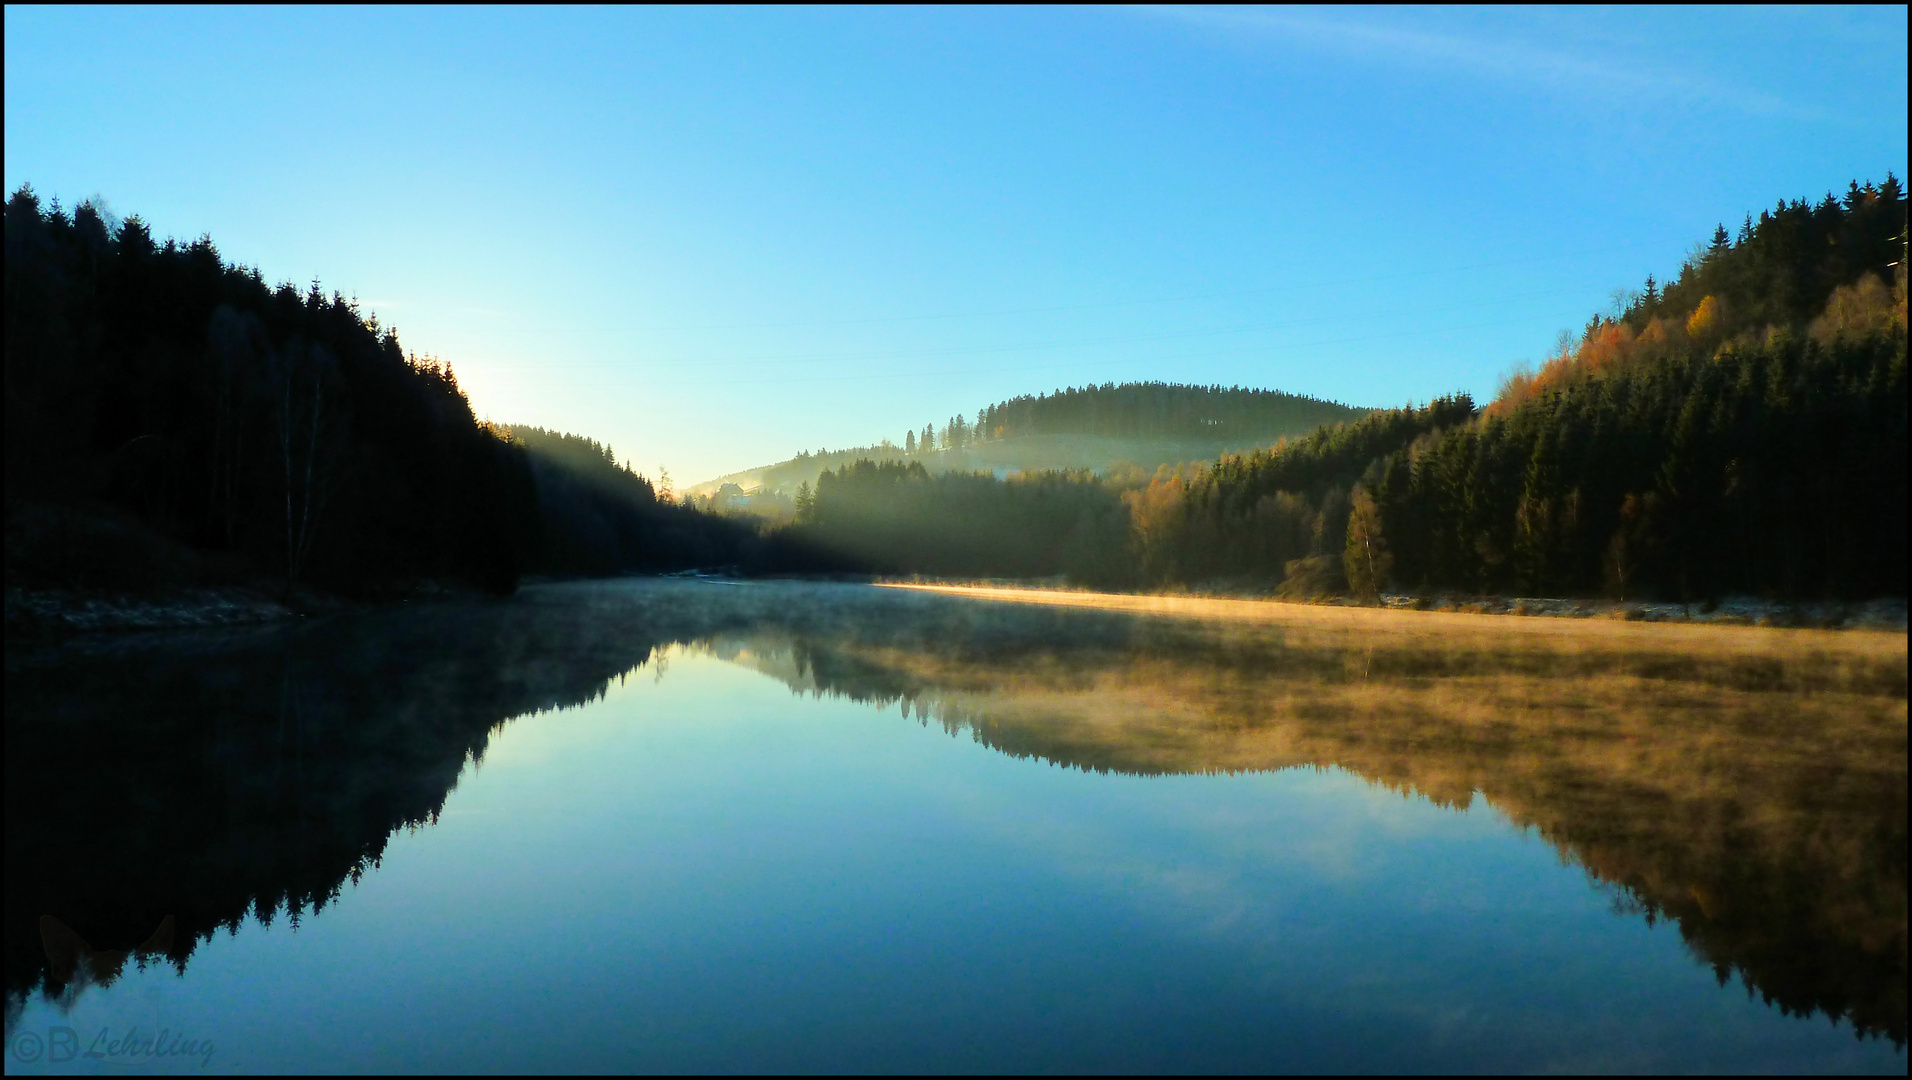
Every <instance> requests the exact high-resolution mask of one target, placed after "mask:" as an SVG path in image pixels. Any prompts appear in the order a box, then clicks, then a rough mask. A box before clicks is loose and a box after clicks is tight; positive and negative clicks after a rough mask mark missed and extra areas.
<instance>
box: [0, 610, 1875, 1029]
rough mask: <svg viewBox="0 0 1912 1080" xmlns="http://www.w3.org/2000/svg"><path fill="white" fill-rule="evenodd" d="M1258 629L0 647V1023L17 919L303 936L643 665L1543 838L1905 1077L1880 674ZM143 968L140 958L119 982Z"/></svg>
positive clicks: (1692, 634) (694, 617)
mask: <svg viewBox="0 0 1912 1080" xmlns="http://www.w3.org/2000/svg"><path fill="white" fill-rule="evenodd" d="M1254 610H1255V612H1256V615H1255V617H1253V618H1247V619H1244V618H1225V619H1216V618H1202V617H1175V616H1173V615H1161V614H1139V613H1135V612H1127V611H1114V610H1097V609H1093V608H1074V607H1045V606H1033V605H1024V604H1003V603H994V602H990V601H984V600H976V599H971V598H964V597H950V596H939V595H933V594H923V593H909V592H897V591H891V590H878V589H871V588H868V587H858V586H840V585H802V584H776V583H773V584H757V585H751V586H749V587H742V588H718V587H713V586H710V585H706V584H701V583H697V582H678V581H663V582H628V583H610V584H589V585H584V584H580V585H564V586H548V587H543V588H537V589H530V590H526V591H525V592H524V593H522V594H521V595H520V596H518V597H517V598H514V599H512V600H506V601H488V602H476V601H474V602H470V603H461V604H443V605H435V606H431V607H425V608H419V609H417V610H400V611H397V612H383V613H376V614H367V615H356V616H350V617H341V618H335V619H330V620H325V621H322V622H319V623H316V624H314V625H301V626H297V627H289V628H278V629H270V630H259V631H250V632H229V633H221V634H204V633H195V634H190V635H141V636H137V637H129V638H123V639H115V640H108V641H103V642H101V641H92V642H83V643H71V644H67V645H64V646H59V647H53V646H47V647H42V648H38V649H27V648H18V647H14V648H9V650H8V671H7V684H6V705H7V718H8V719H7V746H6V750H7V904H6V963H7V995H8V1010H9V1012H13V1011H15V1010H17V1009H18V1008H20V1006H21V1003H22V1002H23V1001H24V998H25V995H26V994H28V993H31V992H33V991H34V989H35V988H36V987H40V988H43V989H44V992H47V993H49V994H52V995H60V994H62V993H68V994H70V993H73V992H76V990H77V988H76V987H73V986H71V985H69V984H67V983H64V982H62V981H60V979H59V978H58V977H57V976H56V974H55V973H54V972H53V971H51V970H49V965H48V960H47V950H46V948H45V945H44V943H43V941H42V936H43V935H42V932H41V929H40V919H41V916H43V915H51V916H55V917H57V918H58V919H59V920H63V921H64V923H65V924H66V925H68V926H70V927H72V930H73V932H74V933H76V934H78V935H79V936H81V937H82V938H83V939H84V940H85V941H87V942H92V943H94V944H95V947H97V948H100V949H126V948H130V947H132V946H133V944H134V943H136V942H141V941H143V940H145V939H146V938H147V936H148V935H149V934H151V933H152V932H153V927H154V926H155V925H159V924H160V923H161V922H162V920H164V919H165V918H167V917H168V916H171V917H172V918H173V919H174V920H175V924H176V926H177V932H176V933H175V934H174V935H173V937H172V942H171V945H170V948H168V949H167V950H166V952H165V955H166V957H167V959H168V960H169V961H170V962H171V963H173V964H174V965H175V966H178V967H179V968H181V969H182V970H183V969H184V966H185V964H186V963H187V961H188V959H189V957H190V956H191V954H192V952H193V950H194V948H195V947H196V946H197V944H198V943H199V942H200V941H203V940H206V939H208V938H209V937H210V936H211V935H212V934H213V933H214V932H215V931H217V930H218V929H219V928H221V927H226V928H228V929H236V928H237V926H238V925H239V923H240V922H241V921H243V920H244V919H245V917H246V916H247V915H253V916H256V917H257V918H259V919H261V920H262V921H269V920H271V919H273V918H275V917H281V918H288V919H291V920H293V921H294V922H296V921H297V920H298V919H299V918H301V917H302V916H303V915H306V914H309V913H311V912H314V911H317V910H319V909H320V908H322V907H323V906H324V905H325V904H327V903H329V902H333V901H335V900H336V899H337V898H338V896H339V894H340V890H341V888H342V886H343V885H344V883H346V882H347V881H356V880H357V879H358V877H359V876H361V875H362V874H363V873H364V872H365V871H366V870H367V869H368V868H370V867H372V866H375V865H376V864H377V862H378V860H379V857H380V855H381V853H382V852H383V850H384V846H385V843H386V841H387V838H388V837H389V836H390V835H391V833H392V832H393V831H394V830H396V829H399V828H416V827H419V826H421V825H425V824H429V823H430V822H432V821H433V820H435V818H436V815H437V814H438V812H439V811H440V809H441V808H442V807H443V805H444V802H445V799H446V796H447V795H448V794H449V793H450V791H451V789H452V788H453V787H454V786H455V785H456V783H457V781H458V778H459V776H460V774H461V772H462V771H463V769H464V768H465V767H466V766H467V764H468V763H469V764H475V763H478V762H481V761H482V760H483V756H484V752H485V747H486V745H487V743H488V741H489V737H490V735H491V733H492V732H493V731H495V730H496V729H497V728H498V726H499V725H500V724H502V723H503V722H504V721H506V720H508V719H511V718H513V717H519V716H525V715H528V714H535V713H537V712H540V711H543V710H547V709H552V708H562V707H566V706H572V705H578V704H583V703H586V702H588V701H591V700H593V699H595V698H596V697H598V696H600V695H601V694H602V693H603V692H604V691H605V689H606V687H607V686H608V684H609V683H610V681H611V680H613V679H616V678H620V677H622V676H623V675H624V674H626V673H628V672H629V671H630V670H631V669H633V668H634V667H636V666H638V665H641V664H643V663H645V662H646V661H647V660H649V659H650V658H651V656H652V654H653V652H654V650H656V649H658V648H659V647H662V646H664V645H668V644H671V643H695V644H697V645H699V646H700V647H703V648H707V649H709V650H711V651H712V652H714V653H716V654H717V655H719V656H722V657H725V658H726V659H731V660H734V661H736V662H739V663H743V664H747V665H749V666H752V667H756V668H758V669H760V670H763V671H765V672H766V673H768V674H771V675H773V676H775V677H778V678H781V679H783V680H784V681H785V682H786V683H788V684H789V685H790V686H791V687H792V689H793V690H798V691H804V692H811V691H816V692H822V693H828V694H837V695H842V696H844V697H848V698H851V699H854V700H857V701H863V702H869V703H871V704H874V705H881V706H886V707H895V706H897V705H898V704H899V703H901V705H902V707H903V710H904V712H905V713H906V714H914V715H916V716H917V717H918V718H920V719H922V720H923V721H924V722H926V723H927V722H930V721H931V720H932V719H933V720H934V722H936V723H938V724H940V725H942V726H943V727H944V728H945V729H946V730H948V731H950V732H951V733H952V734H958V733H965V732H966V733H968V734H969V735H971V736H973V737H974V738H975V739H976V740H977V741H979V742H981V743H983V744H984V745H987V746H989V747H992V748H994V749H996V750H999V751H1001V752H1003V753H1006V754H1011V755H1015V756H1026V757H1036V758H1041V759H1044V760H1047V761H1051V762H1055V763H1058V764H1061V765H1066V766H1075V767H1080V768H1084V769H1093V770H1106V771H1114V772H1127V773H1144V774H1159V773H1205V772H1219V771H1244V770H1266V769H1279V768H1290V767H1297V766H1311V767H1317V768H1323V767H1339V768H1342V769H1346V770H1348V771H1350V772H1352V773H1355V774H1357V775H1360V776H1362V777H1364V778H1366V779H1367V780H1369V781H1370V782H1372V783H1376V784H1380V785H1384V786H1386V787H1389V788H1392V789H1395V790H1399V791H1402V792H1415V793H1419V794H1422V795H1425V796H1427V797H1429V798H1431V799H1433V800H1434V801H1436V802H1438V803H1442V804H1445V805H1453V806H1465V805H1468V804H1470V803H1471V801H1472V800H1473V799H1474V798H1475V797H1476V796H1477V795H1478V796H1480V797H1484V798H1486V799H1487V800H1488V801H1489V802H1490V803H1491V804H1492V805H1493V806H1494V807H1495V808H1496V809H1497V810H1498V811H1499V812H1501V813H1502V814H1504V815H1506V816H1507V817H1508V818H1509V819H1510V820H1511V821H1513V822H1515V823H1516V824H1519V825H1522V826H1528V827H1532V828H1534V829H1535V830H1536V831H1537V832H1538V833H1539V834H1540V835H1541V836H1543V837H1544V838H1546V839H1547V840H1548V842H1550V843H1551V844H1553V845H1554V846H1555V847H1556V848H1557V849H1559V851H1560V852H1561V853H1562V855H1563V856H1564V857H1567V858H1570V859H1572V860H1574V861H1576V862H1577V863H1579V864H1580V865H1581V866H1583V867H1584V868H1585V869H1586V870H1587V872H1588V873H1589V874H1590V875H1592V877H1594V878H1595V879H1597V880H1598V881H1600V882H1602V883H1605V884H1606V885H1607V886H1608V887H1610V888H1613V889H1614V890H1615V893H1616V896H1617V897H1618V898H1619V902H1620V906H1621V907H1622V908H1623V909H1624V910H1629V911H1631V912H1633V913H1635V914H1637V915H1639V916H1642V917H1644V918H1646V919H1648V920H1657V919H1666V918H1671V919H1673V920H1675V921H1676V922H1677V924H1678V926H1679V929H1680V932H1681V934H1682V935H1683V937H1684V939H1685V941H1686V942H1687V944H1688V946H1689V947H1690V948H1691V949H1692V951H1693V953H1694V954H1695V956H1697V957H1698V958H1699V959H1700V960H1701V961H1703V962H1705V963H1707V964H1709V965H1711V966H1712V967H1713V968H1714V970H1715V972H1716V973H1717V975H1718V978H1719V979H1720V981H1721V982H1722V983H1724V982H1726V981H1727V980H1728V979H1730V978H1733V977H1735V976H1737V978H1739V979H1740V980H1742V981H1743V982H1744V983H1745V985H1746V986H1747V987H1748V989H1750V990H1753V991H1756V992H1757V993H1759V994H1761V995H1763V996H1764V997H1765V998H1766V999H1767V1000H1768V1001H1769V1002H1771V1003H1773V1004H1775V1005H1776V1006H1778V1007H1779V1008H1781V1009H1784V1010H1786V1011H1788V1012H1793V1013H1812V1012H1821V1013H1825V1014H1827V1015H1829V1016H1832V1017H1835V1018H1843V1019H1846V1020H1849V1021H1850V1022H1851V1023H1852V1024H1853V1026H1854V1028H1855V1029H1856V1030H1857V1031H1859V1032H1861V1033H1863V1034H1874V1035H1882V1036H1885V1037H1887V1038H1890V1039H1892V1040H1893V1041H1894V1042H1896V1043H1900V1044H1902V1043H1903V1041H1904V1038H1905V1021H1906V997H1905V995H1906V813H1907V803H1906V771H1907V770H1906V753H1907V740H1906V733H1907V714H1906V639H1905V638H1904V637H1903V636H1902V635H1884V634H1850V633H1848V634H1834V633H1822V632H1811V631H1768V630H1753V629H1746V628H1730V627H1693V626H1671V627H1669V626H1640V625H1637V624H1636V625H1622V624H1614V623H1588V622H1570V621H1564V620H1521V619H1511V618H1492V617H1480V616H1443V615H1434V614H1428V613H1406V612H1379V611H1359V610H1348V609H1320V608H1297V607H1287V606H1270V607H1266V608H1257V609H1254ZM136 955H137V954H136Z"/></svg>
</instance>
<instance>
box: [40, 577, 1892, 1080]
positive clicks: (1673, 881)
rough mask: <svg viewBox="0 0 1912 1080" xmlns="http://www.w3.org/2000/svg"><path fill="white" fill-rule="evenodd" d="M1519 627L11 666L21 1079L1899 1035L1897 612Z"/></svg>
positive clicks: (334, 646) (1522, 1053) (1836, 1054)
mask: <svg viewBox="0 0 1912 1080" xmlns="http://www.w3.org/2000/svg"><path fill="white" fill-rule="evenodd" d="M1548 622H1549V623H1550V625H1544V626H1543V625H1540V623H1541V621H1540V620H1519V619H1495V618H1488V617H1473V618H1467V617H1458V616H1455V617H1447V616H1430V615H1424V614H1421V613H1381V612H1336V611H1333V610H1321V609H1305V608H1304V609H1295V608H1287V609H1274V608H1270V609H1265V611H1264V614H1263V615H1260V616H1258V617H1257V618H1255V619H1252V620H1244V619H1240V618H1233V619H1230V618H1177V617H1172V616H1164V615H1160V614H1145V613H1136V612H1122V611H1102V610H1093V609H1074V608H1069V609H1059V608H1046V607H1033V606H1027V605H1014V604H1003V603H995V602H989V601H984V600H978V599H973V598H967V597H950V596H936V595H924V594H908V593H898V592H893V591H887V590H876V589H871V588H867V587H857V586H819V585H796V584H747V585H737V586H722V585H715V584H708V583H701V582H628V583H613V584H595V585H571V586H551V587H544V588H539V589H532V590H527V591H526V592H525V593H524V594H522V595H521V596H519V597H517V598H514V599H512V600H510V601H501V602H491V603H469V604H447V605H437V606H433V607H429V608H421V609H419V610H401V611H387V612H380V613H374V614H367V615H355V616H351V617H346V618H339V619H332V620H326V621H323V622H319V623H316V624H313V625H306V626H299V627H282V628H276V629H269V630H253V631H245V632H221V633H214V634H206V633H195V634H184V635H138V636H131V637H120V638H112V639H104V640H95V641H85V642H77V643H72V644H68V645H66V646H62V647H59V648H39V649H29V648H23V647H21V648H16V647H10V648H9V650H8V676H7V690H6V696H7V702H6V704H7V716H8V727H7V773H8V783H7V800H8V806H7V905H6V948H7V954H6V955H7V995H8V996H7V1002H8V1004H7V1016H6V1027H7V1039H8V1056H7V1067H8V1069H9V1070H10V1071H20V1072H35V1071H39V1072H69V1071H95V1072H97V1071H124V1070H125V1069H126V1068H128V1067H135V1068H147V1069H158V1070H162V1071H199V1070H201V1069H204V1070H208V1071H242V1070H268V1069H270V1070H291V1071H333V1070H373V1069H377V1070H398V1071H406V1070H472V1071H506V1070H510V1071H518V1070H531V1071H558V1070H640V1071H643V1070H651V1071H662V1070H702V1071H710V1070H770V1069H777V1070H846V1071H878V1070H882V1071H890V1070H917V1071H922V1070H1009V1069H1016V1070H1037V1069H1039V1070H1049V1071H1080V1070H1116V1071H1160V1070H1235V1071H1242V1070H1254V1071H1314V1070H1336V1071H1349V1070H1388V1071H1449V1070H1496V1071H1501V1070H1545V1069H1573V1070H1602V1071H1640V1070H1681V1071H1704V1070H1774V1071H1778V1070H1786V1071H1793V1070H1799V1071H1873V1072H1883V1071H1893V1072H1900V1073H1902V1072H1904V1071H1905V1068H1906V1058H1905V1053H1904V1048H1903V1046H1904V1043H1903V1040H1904V1032H1905V1016H1906V1005H1905V987H1906V978H1905V955H1906V953H1905V949H1906V945H1905V942H1906V937H1905V929H1906V908H1905V895H1906V894H1905V882H1906V871H1905V858H1906V856H1905V852H1906V837H1905V828H1906V787H1905V779H1906V661H1905V639H1904V638H1903V637H1902V636H1896V637H1895V636H1889V635H1857V634H1821V633H1812V632H1796V631H1768V630H1753V629H1741V628H1695V627H1640V626H1620V625H1615V624H1607V625H1588V624H1578V623H1569V622H1564V621H1548ZM43 917H47V918H43ZM48 918H50V919H51V920H54V921H53V922H52V923H49V922H48ZM169 919H170V922H168V920H169ZM162 926H166V927H170V930H171V933H170V939H169V940H156V939H155V938H154V937H153V935H154V931H155V929H156V928H158V927H162ZM165 936H166V935H161V937H162V938H164V937H165ZM141 944H146V945H148V946H150V947H151V951H150V952H149V953H147V954H144V955H142V954H141V953H140V952H139V951H138V947H139V946H140V945H141ZM115 950H123V951H127V952H128V953H129V955H127V956H126V957H125V958H124V961H123V962H118V960H119V958H118V957H117V956H116V955H114V951H115ZM160 1032H164V1033H165V1035H164V1039H163V1041H162V1044H161V1045H160V1047H159V1049H160V1050H167V1051H169V1052H167V1053H164V1054H159V1053H155V1052H152V1046H151V1040H152V1039H153V1036H154V1035H155V1034H158V1033H160ZM129 1033H130V1034H131V1035H132V1036H133V1038H132V1039H131V1040H128V1039H127V1036H128V1034H129ZM36 1039H37V1040H38V1043H37V1044H36V1043H35V1040H36ZM48 1040H51V1041H50V1042H49V1041H48ZM115 1040H118V1041H119V1043H120V1046H119V1047H118V1050H117V1052H116V1053H115V1052H113V1049H114V1048H113V1046H112V1044H113V1043H114V1041H115ZM189 1044H190V1048H191V1049H192V1050H193V1051H194V1053H191V1054H188V1053H186V1052H185V1049H186V1048H187V1047H188V1045H189ZM35 1045H38V1047H39V1053H38V1059H37V1060H28V1057H29V1056H31V1054H32V1052H33V1047H34V1046H35ZM68 1047H70V1048H72V1049H71V1050H66V1049H63V1048H68ZM89 1049H91V1050H97V1051H99V1052H100V1053H101V1054H102V1056H100V1057H87V1056H85V1053H86V1052H87V1051H88V1050H89ZM68 1052H76V1053H77V1056H74V1057H73V1058H72V1059H71V1060H65V1061H54V1060H51V1058H53V1057H57V1056H59V1055H60V1054H62V1053H68Z"/></svg>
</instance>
